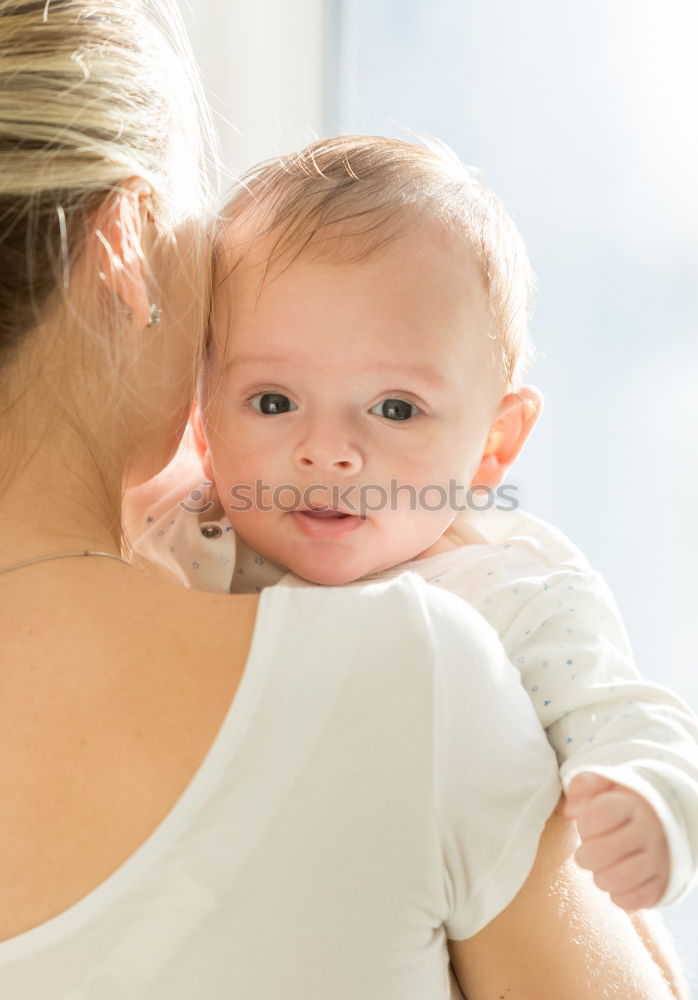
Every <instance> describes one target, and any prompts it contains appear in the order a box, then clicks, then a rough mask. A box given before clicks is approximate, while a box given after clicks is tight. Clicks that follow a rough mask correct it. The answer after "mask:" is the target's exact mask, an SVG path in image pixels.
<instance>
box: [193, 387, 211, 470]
mask: <svg viewBox="0 0 698 1000" xmlns="http://www.w3.org/2000/svg"><path fill="white" fill-rule="evenodd" d="M189 424H190V426H191V430H192V435H193V437H194V447H195V448H196V452H197V454H198V456H199V459H200V460H201V467H202V469H203V470H204V475H205V476H206V478H207V479H210V480H211V482H213V481H214V480H213V462H212V460H211V452H210V451H209V447H208V441H207V440H206V432H205V431H204V422H203V420H202V418H201V405H200V403H199V400H198V398H197V399H195V400H194V405H193V406H192V408H191V414H190V416H189Z"/></svg>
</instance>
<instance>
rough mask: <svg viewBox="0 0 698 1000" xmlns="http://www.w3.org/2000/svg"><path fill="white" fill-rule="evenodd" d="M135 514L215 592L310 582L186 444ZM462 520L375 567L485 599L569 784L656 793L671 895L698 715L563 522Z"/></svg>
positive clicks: (183, 575)
mask: <svg viewBox="0 0 698 1000" xmlns="http://www.w3.org/2000/svg"><path fill="white" fill-rule="evenodd" d="M209 485H210V484H209ZM126 522H127V527H128V529H129V531H130V534H131V537H132V539H133V541H134V551H133V558H134V561H135V562H138V563H140V565H141V566H143V567H145V568H147V567H150V568H155V569H156V571H157V572H158V573H165V574H166V575H168V576H170V577H172V578H174V579H176V580H178V581H179V582H180V583H182V584H184V585H185V586H188V587H195V588H196V589H199V590H208V591H213V592H217V593H220V592H222V591H226V592H227V591H232V592H234V593H235V592H254V591H260V592H261V591H262V590H263V589H264V588H265V587H268V586H271V585H274V584H275V583H277V582H279V581H281V583H282V585H284V586H287V587H290V586H296V587H299V586H302V587H308V586H310V584H308V583H307V582H306V581H303V580H300V579H299V578H298V577H295V576H293V575H292V574H290V573H288V572H287V571H286V570H284V569H283V568H280V567H278V566H274V565H273V564H271V563H269V562H268V561H266V560H265V559H264V558H262V557H261V556H259V555H257V554H256V553H254V552H253V551H252V550H250V549H249V548H248V547H247V546H246V545H245V543H244V542H243V541H242V540H241V539H237V540H236V538H235V535H234V532H233V530H232V527H231V525H230V522H229V521H228V520H227V518H226V517H225V516H224V512H223V509H222V508H221V507H220V504H218V503H217V501H216V500H215V498H214V499H213V500H211V499H209V497H208V492H207V488H206V487H202V472H201V468H200V465H199V463H198V459H197V457H196V454H195V452H194V451H193V449H191V448H188V447H186V446H185V447H183V448H182V449H181V451H180V453H179V454H178V456H177V457H176V459H175V460H174V461H173V463H172V464H171V465H170V466H169V467H168V468H167V469H166V470H164V471H163V473H162V474H161V475H160V476H159V477H158V478H157V479H156V480H153V481H152V482H151V483H150V484H147V485H146V486H145V487H144V488H143V489H142V490H141V491H140V493H139V494H138V495H135V496H134V497H133V498H132V499H131V502H130V503H129V504H128V505H127V507H126ZM464 522H465V524H464V527H465V530H466V531H467V534H468V544H465V545H463V546H462V547H460V548H456V549H454V550H453V551H450V552H444V553H441V554H439V555H435V556H432V557H430V558H427V559H418V560H415V561H413V562H408V563H403V564H401V565H400V566H397V567H393V568H392V569H387V570H384V571H383V572H382V573H378V574H376V575H375V576H373V577H371V578H369V579H370V580H373V581H377V580H387V579H391V578H393V577H395V576H396V575H398V574H400V573H404V572H405V571H410V572H414V573H418V574H419V575H420V576H421V577H422V578H423V579H424V580H426V581H428V582H429V583H432V584H435V585H436V586H437V587H440V588H443V589H445V590H448V591H450V592H451V593H453V594H456V595H457V596H458V597H460V598H462V599H463V600H464V601H467V602H468V603H469V604H471V605H472V606H473V607H474V608H476V609H477V610H478V611H479V612H480V614H481V615H482V616H483V617H484V618H485V619H486V620H487V621H488V622H489V623H490V624H491V625H492V626H493V628H494V629H496V631H497V633H498V635H499V637H500V640H501V642H502V644H503V646H504V648H505V650H506V652H507V654H508V656H509V659H510V660H511V662H512V663H513V664H514V665H515V666H516V667H517V669H518V670H519V672H520V673H521V678H522V681H523V684H524V688H525V690H526V691H527V692H528V694H529V697H530V698H531V701H532V703H533V706H534V708H535V709H536V711H537V713H538V716H539V718H540V721H541V723H542V725H543V726H544V728H545V730H546V732H547V734H548V739H549V740H550V743H551V745H552V746H553V748H554V749H555V751H556V753H557V756H558V762H559V765H560V770H561V775H562V780H563V784H564V786H565V787H567V784H568V783H569V781H570V780H571V779H572V777H573V776H574V775H575V774H577V773H579V772H580V771H593V772H594V773H597V774H603V775H606V776H607V777H609V778H610V779H611V780H614V781H617V782H619V783H620V784H624V785H626V786H628V787H630V788H633V789H634V790H635V791H636V792H638V793H639V794H640V795H642V796H643V797H644V798H645V799H646V800H647V801H648V802H649V803H650V805H652V807H653V808H654V810H655V812H656V813H657V815H658V816H659V819H660V821H661V822H662V825H663V828H664V832H665V834H666V837H667V841H668V844H669V852H670V857H671V871H670V880H669V884H668V885H667V889H666V892H665V894H664V897H663V899H662V901H661V902H662V903H663V904H666V903H671V902H675V901H676V900H677V899H680V898H681V897H682V896H684V895H685V894H686V893H687V892H688V891H689V890H690V889H691V888H692V887H693V886H694V885H695V884H696V881H698V720H697V719H696V717H695V715H694V714H693V712H692V711H691V710H690V708H689V707H688V706H687V705H686V704H685V703H684V702H683V701H681V699H679V698H678V697H676V695H674V694H672V692H670V691H668V690H667V689H665V688H663V687H660V686H658V685H655V684H650V683H648V682H647V681H645V680H644V679H643V678H642V677H641V676H640V674H639V672H638V671H637V668H636V667H635V664H634V660H633V655H632V651H631V649H630V644H629V642H628V637H627V635H626V632H625V629H624V627H623V623H622V621H621V617H620V614H619V612H618V609H617V607H616V605H615V602H614V600H613V597H612V595H611V593H610V591H609V589H608V587H607V586H606V584H605V583H604V581H603V579H602V578H601V577H600V576H599V574H598V573H596V572H594V570H592V568H591V567H590V566H589V564H588V562H587V561H586V559H585V558H584V556H583V555H582V553H581V552H580V551H579V549H578V548H577V547H576V546H575V545H574V544H573V543H572V542H570V540H569V539H568V538H566V537H565V535H563V534H562V532H560V531H558V530H557V529H555V528H553V527H552V526H551V525H549V524H546V523H544V522H543V521H540V520H538V519H537V518H535V517H531V516H530V515H528V514H525V513H523V512H521V511H511V512H505V511H501V510H497V509H495V508H493V509H491V510H489V511H486V512H482V513H479V514H478V513H475V512H470V513H469V515H468V516H467V518H464ZM363 582H365V581H363Z"/></svg>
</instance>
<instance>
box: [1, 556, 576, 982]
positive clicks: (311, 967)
mask: <svg viewBox="0 0 698 1000" xmlns="http://www.w3.org/2000/svg"><path fill="white" fill-rule="evenodd" d="M193 666H195V665H193ZM558 795H559V779H558V773H557V764H556V761H555V755H554V753H553V752H552V750H551V749H550V747H549V745H548V743H547V741H546V739H545V736H544V734H543V731H542V729H541V727H540V725H539V723H538V720H537V718H536V716H535V713H534V711H533V709H532V706H531V704H530V701H529V699H528V698H527V696H526V694H525V692H524V691H523V689H522V686H521V683H520V679H519V675H518V673H517V672H516V670H515V669H514V668H513V667H512V666H511V665H510V664H509V662H508V660H507V658H506V655H505V653H504V651H503V649H502V647H501V644H500V643H499V640H498V639H497V637H496V634H495V633H494V631H493V630H492V629H491V628H490V627H489V626H488V625H487V624H486V623H485V622H484V620H483V619H482V617H481V616H480V615H478V614H477V613H476V612H475V611H474V610H472V609H470V608H468V607H467V606H465V605H464V604H463V603H462V602H461V601H459V600H458V599H457V598H454V597H452V596H451V595H449V594H447V593H444V592H440V591H438V590H437V589H436V588H430V587H428V586H427V585H426V584H424V583H423V582H422V581H421V580H419V579H418V578H417V577H414V576H412V575H406V576H403V577H401V578H399V579H397V580H393V581H389V582H387V583H380V584H372V585H367V586H365V587H360V588H349V589H331V590H329V589H321V588H318V589H293V588H286V587H283V586H281V587H275V588H271V589H269V590H266V591H265V592H264V594H263V595H262V597H261V600H260V608H259V613H258V617H257V624H256V627H255V632H254V638H253V643H252V648H251V651H250V655H249V659H248V662H247V666H246V669H245V671H244V675H243V678H242V681H241V684H240V687H239V689H238V691H237V694H236V696H235V698H234V700H233V702H232V705H231V707H230V709H229V711H228V713H227V716H226V719H225V721H224V723H223V725H222V727H221V729H220V731H219V733H218V736H217V738H216V740H215V742H214V743H213V746H212V747H211V749H210V752H209V753H208V755H207V757H206V759H205V761H204V763H203V764H202V765H201V767H200V769H199V771H198V772H197V774H196V776H195V777H194V779H193V780H192V782H191V784H190V785H189V786H188V788H187V790H186V791H185V792H184V794H183V795H182V797H181V798H180V799H179V801H178V802H177V804H176V805H175V806H174V808H173V809H172V811H171V812H170V813H169V815H168V816H167V818H166V819H165V820H164V821H163V822H162V823H161V824H160V826H159V827H158V828H157V830H156V831H155V832H154V833H153V834H152V835H151V837H149V839H148V840H147V841H146V842H145V843H144V844H143V845H142V846H141V848H140V849H139V850H138V851H137V852H136V853H135V854H134V855H132V857H131V858H130V859H129V860H128V861H127V862H126V863H125V864H123V865H122V866H121V867H120V868H119V869H118V870H117V871H116V872H114V873H113V874H112V875H111V876H110V877H109V878H108V879H107V880H106V881H105V882H103V883H102V884H101V885H100V886H99V887H98V888H97V889H95V890H94V891H93V892H91V893H90V894H89V895H88V896H86V897H84V898H83V899H82V900H80V901H79V902H78V903H76V904H75V905H74V906H72V907H70V909H68V910H67V911H65V912H63V913H62V914H60V915H59V916H57V917H55V918H54V919H52V920H49V921H48V922H47V923H45V924H43V925H41V926H39V927H37V928H35V929H33V930H30V931H28V932H26V933H24V934H21V935H19V936H18V937H15V938H12V939H10V940H8V941H5V942H3V943H0V996H2V997H7V998H8V1000H9V998H12V1000H126V998H129V1000H192V998H193V997H202V998H205V1000H231V998H238V997H239V998H245V1000H358V998H361V1000H447V998H448V997H449V996H450V984H449V971H448V955H447V949H446V940H447V937H449V938H453V939H462V938H465V937H469V936H470V935H472V934H474V933H476V932H477V931H478V930H480V929H481V928H482V927H483V926H484V925H485V924H487V923H488V922H489V921H490V920H492V919H493V917H495V916H496V915H497V914H498V913H499V912H500V911H501V910H502V909H503V908H504V907H506V905H507V904H508V903H509V901H510V900H511V899H512V898H513V896H514V895H515V894H516V892H517V891H518V889H519V887H520V886H521V885H522V883H523V881H524V880H525V878H526V875H527V873H528V871H529V870H530V867H531V864H532V862H533V859H534V856H535V852H536V848H537V843H538V838H539V835H540V832H541V830H542V827H543V825H544V823H545V820H546V818H547V816H548V815H549V813H550V812H551V811H552V809H553V807H554V805H555V802H556V800H557V797H558Z"/></svg>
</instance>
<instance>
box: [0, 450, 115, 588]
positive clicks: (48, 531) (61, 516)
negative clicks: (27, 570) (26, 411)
mask: <svg viewBox="0 0 698 1000" xmlns="http://www.w3.org/2000/svg"><path fill="white" fill-rule="evenodd" d="M46 445H47V446H43V445H42V446H37V445H34V446H33V447H32V448H31V450H30V451H29V452H28V457H24V456H17V455H16V453H15V454H11V453H10V454H8V453H7V451H5V452H3V451H2V450H1V449H0V469H1V470H2V471H1V472H0V552H2V561H1V565H0V569H2V567H3V566H7V565H11V564H12V563H15V562H20V561H22V560H24V559H32V558H35V557H38V556H44V555H52V554H54V553H58V552H66V551H73V550H77V549H92V550H94V549H96V550H99V551H105V552H114V553H118V552H119V549H120V534H121V530H120V520H121V507H120V493H121V491H120V485H119V484H118V483H117V482H110V481H109V478H108V477H106V476H103V475H100V474H99V473H98V470H97V469H96V468H94V465H93V463H92V462H91V461H90V459H89V455H85V454H81V453H79V452H76V450H73V451H72V452H70V453H69V452H66V451H65V450H62V449H60V448H59V447H58V443H57V442H56V440H55V438H53V439H52V440H51V443H50V445H49V444H48V441H47V442H46ZM114 478H116V477H114Z"/></svg>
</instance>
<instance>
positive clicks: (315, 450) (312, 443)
mask: <svg viewBox="0 0 698 1000" xmlns="http://www.w3.org/2000/svg"><path fill="white" fill-rule="evenodd" d="M294 461H295V463H296V466H297V467H299V468H300V469H303V470H309V469H316V470H317V471H318V472H332V473H335V474H337V473H339V474H341V475H343V476H353V475H356V473H357V472H359V471H360V470H361V468H362V467H363V460H362V457H361V453H360V452H359V450H358V448H357V447H356V446H355V445H352V444H349V443H348V442H346V441H340V440H334V441H333V440H329V439H328V438H326V437H320V436H309V437H307V438H306V439H305V440H304V441H302V442H301V443H300V444H299V445H298V447H297V448H296V450H295V453H294Z"/></svg>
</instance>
